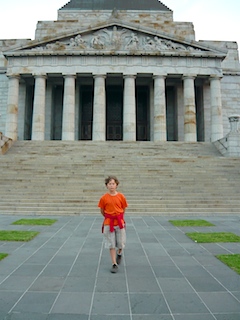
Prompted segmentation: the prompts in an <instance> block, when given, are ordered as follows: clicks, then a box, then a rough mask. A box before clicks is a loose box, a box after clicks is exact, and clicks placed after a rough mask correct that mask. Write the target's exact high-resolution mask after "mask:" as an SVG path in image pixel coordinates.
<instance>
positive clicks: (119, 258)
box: [117, 254, 122, 264]
mask: <svg viewBox="0 0 240 320" xmlns="http://www.w3.org/2000/svg"><path fill="white" fill-rule="evenodd" d="M121 260H122V255H121V254H117V264H120V263H121Z"/></svg>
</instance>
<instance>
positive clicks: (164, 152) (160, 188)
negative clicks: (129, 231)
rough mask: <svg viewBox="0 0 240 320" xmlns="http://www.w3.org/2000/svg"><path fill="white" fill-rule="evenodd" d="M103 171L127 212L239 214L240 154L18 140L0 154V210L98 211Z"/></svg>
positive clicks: (205, 148) (180, 146)
mask: <svg viewBox="0 0 240 320" xmlns="http://www.w3.org/2000/svg"><path fill="white" fill-rule="evenodd" d="M109 174H114V175H116V176H117V177H118V178H119V180H120V185H119V191H121V192H123V193H124V194H125V195H126V197H127V200H128V203H129V208H128V210H127V212H128V214H130V215H134V214H135V215H191V214H195V215H210V214H218V215H219V214H235V213H237V214H239V212H240V198H239V190H240V179H239V174H240V159H239V158H225V157H222V156H221V155H220V153H219V152H218V151H217V149H216V148H215V147H214V146H213V145H212V144H210V143H183V142H163V143H154V142H135V143H130V142H123V141H121V142H113V141H108V142H94V141H73V142H67V141H44V142H36V141H17V142H15V143H14V145H13V146H12V148H11V149H10V150H9V151H8V152H7V153H6V154H5V155H2V156H0V213H2V214H36V215H51V214H53V215H55V214H56V215H60V214H98V213H99V209H98V207H97V204H98V200H99V198H100V196H101V195H102V194H103V193H105V192H106V188H105V185H104V179H105V177H106V176H108V175H109Z"/></svg>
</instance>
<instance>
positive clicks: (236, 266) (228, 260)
mask: <svg viewBox="0 0 240 320" xmlns="http://www.w3.org/2000/svg"><path fill="white" fill-rule="evenodd" d="M216 257H217V258H218V259H219V260H220V261H222V262H223V263H225V264H226V265H227V266H228V267H230V268H231V269H232V270H234V271H235V272H237V273H239V274H240V254H225V255H224V254H223V255H217V256H216Z"/></svg>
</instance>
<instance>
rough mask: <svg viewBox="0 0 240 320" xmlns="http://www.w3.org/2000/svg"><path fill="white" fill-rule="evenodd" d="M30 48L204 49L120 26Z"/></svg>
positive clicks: (146, 50)
mask: <svg viewBox="0 0 240 320" xmlns="http://www.w3.org/2000/svg"><path fill="white" fill-rule="evenodd" d="M31 51H38V52H39V51H40V52H41V51H58V52H59V51H60V52H61V51H73V52H74V51H78V52H80V53H81V52H94V51H98V52H101V51H102V52H106V51H107V52H109V51H110V52H113V53H114V52H116V51H120V52H124V51H125V52H126V51H127V52H130V53H133V52H145V53H161V52H164V51H168V52H169V51H171V52H172V51H174V52H180V51H181V52H182V51H185V52H189V51H190V52H197V51H204V50H203V49H199V48H197V47H194V46H190V45H187V44H183V43H178V42H175V41H173V40H169V39H166V38H161V37H158V36H153V35H150V34H145V33H143V32H136V31H133V30H130V29H127V28H122V27H119V26H111V27H109V28H103V29H100V30H97V31H95V32H91V33H86V34H80V33H79V34H77V35H75V36H74V37H71V38H67V39H62V40H59V41H55V42H51V43H47V44H46V45H41V46H36V47H34V48H32V49H31Z"/></svg>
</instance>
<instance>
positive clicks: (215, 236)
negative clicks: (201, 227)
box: [186, 232, 240, 243]
mask: <svg viewBox="0 0 240 320" xmlns="http://www.w3.org/2000/svg"><path fill="white" fill-rule="evenodd" d="M186 235H187V236H188V237H189V238H190V239H192V240H193V241H195V242H200V243H211V242H240V237H239V236H237V235H235V234H234V233H228V232H213V233H200V232H191V233H186Z"/></svg>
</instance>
